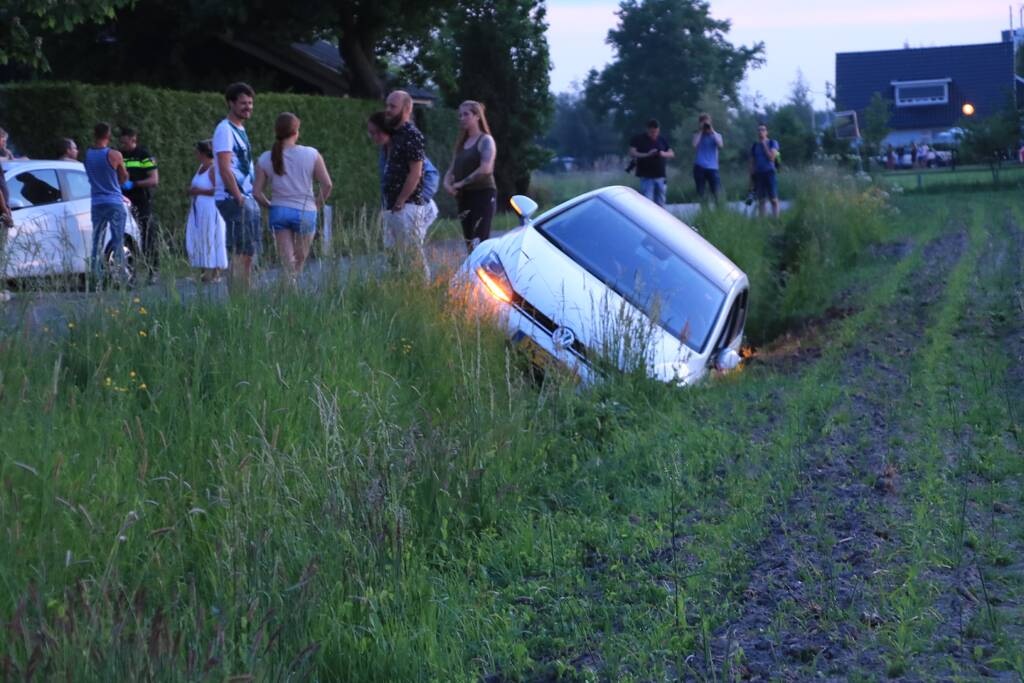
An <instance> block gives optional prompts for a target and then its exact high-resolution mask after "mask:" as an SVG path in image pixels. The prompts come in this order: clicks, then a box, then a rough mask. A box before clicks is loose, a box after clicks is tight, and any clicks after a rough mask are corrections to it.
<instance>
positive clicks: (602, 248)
mask: <svg viewBox="0 0 1024 683" xmlns="http://www.w3.org/2000/svg"><path fill="white" fill-rule="evenodd" d="M536 229H537V230H538V232H540V233H541V234H542V235H544V236H545V237H547V238H548V239H549V240H550V241H551V242H553V243H554V244H555V246H557V247H558V248H559V249H561V250H562V251H563V252H565V253H566V254H567V255H568V256H569V257H570V258H571V259H572V260H574V261H576V262H577V263H579V264H580V265H581V266H583V267H584V268H585V269H586V270H587V271H588V272H590V274H591V275H593V276H595V277H596V278H598V279H599V280H601V281H602V282H604V283H605V284H606V285H607V286H608V287H610V288H611V289H612V290H614V291H615V292H616V293H617V294H618V295H619V296H621V297H622V298H624V299H626V300H627V301H629V302H630V303H631V304H633V305H634V306H636V307H637V308H639V309H640V310H641V311H643V312H644V313H646V314H647V315H648V316H650V317H651V318H652V319H655V320H657V322H658V323H659V324H660V325H661V326H662V327H663V328H664V329H665V330H667V331H668V332H669V333H671V334H672V335H673V336H675V337H676V338H678V339H680V340H681V341H682V342H683V343H685V344H686V345H687V346H689V347H690V348H691V349H694V350H695V351H698V352H700V351H701V350H702V349H703V348H704V345H705V344H706V343H707V340H708V337H709V335H710V334H711V330H712V328H713V327H714V324H715V320H716V319H717V318H718V313H719V311H720V310H721V308H722V303H723V301H724V300H725V293H724V292H723V291H722V290H721V289H719V288H718V287H716V286H715V285H714V284H712V282H711V281H710V280H708V279H707V278H706V277H704V275H703V274H701V273H700V272H698V271H697V270H696V269H695V268H694V267H693V266H691V265H690V264H689V263H687V262H686V261H685V260H684V259H683V258H682V257H681V256H680V255H679V254H677V253H676V252H675V251H673V250H672V249H670V248H669V247H667V246H665V244H664V243H663V242H661V241H659V240H658V239H656V238H655V237H654V236H653V235H652V234H651V233H650V232H648V231H647V230H645V229H644V228H643V226H641V225H639V224H638V223H636V222H634V221H633V220H631V219H630V218H628V217H627V216H625V215H624V214H622V213H621V212H619V211H618V210H616V209H615V208H613V207H612V206H611V205H609V204H608V203H606V202H604V201H603V200H601V199H600V198H599V197H595V198H593V199H588V200H586V201H584V202H582V203H580V204H577V205H576V206H574V207H572V208H571V209H569V210H567V211H564V212H562V213H560V214H558V215H556V216H554V217H552V218H551V219H550V220H547V221H544V223H543V224H540V225H538V226H536Z"/></svg>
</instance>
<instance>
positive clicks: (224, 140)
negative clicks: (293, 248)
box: [213, 83, 260, 289]
mask: <svg viewBox="0 0 1024 683" xmlns="http://www.w3.org/2000/svg"><path fill="white" fill-rule="evenodd" d="M255 96H256V93H255V91H254V90H253V89H252V87H251V86H249V85H248V84H246V83H232V84H231V85H229V86H228V88H227V90H226V91H225V92H224V99H225V100H226V101H227V105H228V115H227V117H226V118H225V119H224V120H223V121H221V122H220V123H218V124H217V128H216V129H215V130H214V132H213V154H214V157H215V160H216V162H215V163H214V169H215V171H214V192H213V196H214V199H215V200H216V201H217V210H218V211H220V215H221V216H222V217H223V218H224V223H225V225H226V227H227V231H226V236H227V247H228V253H229V254H231V278H230V282H231V283H232V285H233V286H235V287H237V286H238V285H241V286H242V287H243V288H245V289H248V288H249V284H250V278H251V276H252V265H253V258H254V257H255V256H256V255H257V254H258V253H259V252H260V206H259V204H257V203H256V200H255V199H253V196H252V183H253V177H254V176H255V175H256V171H255V167H254V165H253V154H252V145H251V144H250V143H249V136H248V135H247V134H246V132H245V122H246V121H247V120H248V119H249V118H251V117H252V109H253V99H254V98H255Z"/></svg>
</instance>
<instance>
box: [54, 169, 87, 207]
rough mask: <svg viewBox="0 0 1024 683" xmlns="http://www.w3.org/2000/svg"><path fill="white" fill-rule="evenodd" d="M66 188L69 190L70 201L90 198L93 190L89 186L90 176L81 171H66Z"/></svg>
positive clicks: (64, 173)
mask: <svg viewBox="0 0 1024 683" xmlns="http://www.w3.org/2000/svg"><path fill="white" fill-rule="evenodd" d="M61 175H63V176H64V189H65V190H66V192H67V197H68V201H74V200H76V199H89V197H91V196H92V190H91V189H90V188H89V176H87V175H85V174H84V173H82V172H81V171H64V172H62V173H61Z"/></svg>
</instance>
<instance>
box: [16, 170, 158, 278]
mask: <svg viewBox="0 0 1024 683" xmlns="http://www.w3.org/2000/svg"><path fill="white" fill-rule="evenodd" d="M2 169H3V174H4V177H5V179H6V180H7V188H8V191H9V193H10V208H11V217H12V218H13V219H14V225H13V226H11V227H9V228H7V229H6V233H7V234H6V235H5V236H4V239H2V240H0V277H3V278H4V279H8V280H15V279H22V278H30V277H49V276H58V275H78V274H84V273H86V272H87V271H88V268H89V259H90V258H91V256H92V232H93V230H92V203H91V198H90V190H89V179H88V177H86V175H85V166H83V165H82V164H80V163H79V162H77V161H29V160H17V161H5V162H4V163H3V166H2ZM125 202H126V204H125V207H126V208H128V206H130V205H129V204H128V200H127V199H126V200H125ZM105 232H106V234H105V235H104V236H103V237H102V242H101V244H102V249H103V253H102V255H103V259H104V261H105V262H106V264H107V272H108V273H110V272H113V271H112V270H111V269H112V268H114V267H115V265H114V264H115V262H116V259H115V258H114V253H113V243H112V240H111V236H110V231H109V230H106V229H105ZM141 244H142V241H141V238H140V236H139V228H138V225H137V224H136V222H135V220H134V218H133V217H132V215H131V211H129V212H128V222H127V224H126V225H125V238H124V247H123V250H124V261H123V263H124V265H123V268H124V271H123V272H122V273H121V274H120V275H119V279H120V280H121V281H122V282H126V283H128V284H132V283H133V282H134V280H135V267H136V257H137V255H138V253H139V248H140V246H141Z"/></svg>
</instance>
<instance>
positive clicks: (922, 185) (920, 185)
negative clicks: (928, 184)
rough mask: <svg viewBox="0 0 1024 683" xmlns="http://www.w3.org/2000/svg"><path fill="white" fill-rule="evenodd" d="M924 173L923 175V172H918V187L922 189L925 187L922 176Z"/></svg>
mask: <svg viewBox="0 0 1024 683" xmlns="http://www.w3.org/2000/svg"><path fill="white" fill-rule="evenodd" d="M922 175H923V174H921V173H918V174H917V189H919V190H920V189H921V188H922V187H924V183H923V182H922V179H921V176H922Z"/></svg>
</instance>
